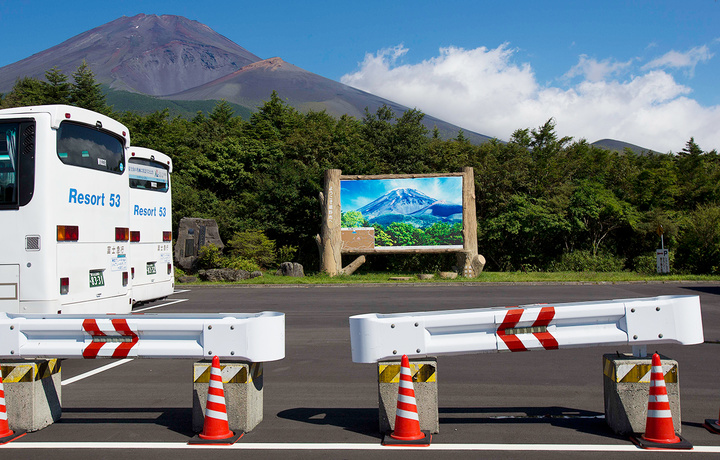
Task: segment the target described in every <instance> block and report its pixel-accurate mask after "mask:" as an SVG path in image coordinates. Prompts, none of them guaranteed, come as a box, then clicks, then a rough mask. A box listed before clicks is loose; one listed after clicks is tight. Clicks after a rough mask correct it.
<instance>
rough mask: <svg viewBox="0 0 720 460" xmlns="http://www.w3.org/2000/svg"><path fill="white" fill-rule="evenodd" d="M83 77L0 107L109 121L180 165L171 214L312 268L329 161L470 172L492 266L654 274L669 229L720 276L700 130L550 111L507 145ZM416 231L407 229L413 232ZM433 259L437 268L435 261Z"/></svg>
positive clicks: (421, 261)
mask: <svg viewBox="0 0 720 460" xmlns="http://www.w3.org/2000/svg"><path fill="white" fill-rule="evenodd" d="M73 79H74V83H70V82H69V79H68V78H67V77H65V76H64V75H62V73H61V72H59V71H58V70H57V69H55V68H53V69H51V70H50V71H48V73H47V74H46V80H47V81H40V80H37V79H31V78H24V79H21V80H18V81H17V82H16V84H15V86H14V88H13V90H12V91H11V92H10V93H8V94H6V95H2V96H1V97H0V106H2V107H12V106H23V105H35V104H45V103H69V104H73V105H78V106H80V107H85V108H89V109H92V110H96V111H99V112H102V113H106V114H109V115H111V116H112V117H114V118H116V119H118V120H119V121H120V122H122V123H124V124H125V125H126V126H128V128H129V129H130V133H131V140H132V143H133V144H134V145H138V146H143V147H148V148H152V149H156V150H159V151H162V152H165V153H167V154H168V155H170V156H171V157H172V159H173V166H174V172H173V176H172V180H173V223H174V225H175V228H177V222H178V221H179V219H180V218H181V217H185V216H188V217H190V216H192V217H203V218H214V219H216V220H217V222H218V224H219V226H220V230H221V236H222V237H223V239H224V240H226V241H227V240H229V239H231V238H232V237H233V235H235V234H236V233H238V232H243V231H261V232H263V233H264V234H265V235H266V236H267V237H268V238H270V239H272V240H273V241H275V242H276V244H277V247H286V248H295V249H296V251H291V253H292V252H294V253H295V257H296V259H297V261H299V262H301V263H303V264H304V265H306V266H307V267H308V268H309V269H310V270H312V268H310V267H317V266H319V264H318V249H317V247H316V246H315V242H314V238H313V237H314V235H316V234H317V233H318V232H319V228H320V223H321V214H320V205H319V201H318V194H319V192H320V191H321V190H322V188H323V183H322V181H323V174H324V171H325V170H326V169H341V170H342V171H343V173H344V174H353V175H355V174H358V175H365V174H414V173H450V172H457V171H460V170H461V169H462V168H463V167H465V166H471V167H473V168H474V172H475V194H476V210H477V219H478V247H479V251H480V253H481V254H483V255H484V256H485V258H486V260H487V262H488V264H487V267H486V269H489V270H563V269H575V270H578V269H580V270H582V269H586V270H590V269H592V270H604V269H613V270H616V269H625V270H637V271H654V266H655V265H654V264H655V249H656V248H659V247H660V236H659V233H660V232H662V234H663V238H664V244H665V247H666V248H668V249H669V250H670V253H671V257H672V259H671V268H672V269H673V270H674V271H680V272H687V273H703V274H718V273H720V157H718V154H717V151H716V150H714V149H713V150H710V151H703V149H702V148H701V147H700V146H699V145H697V143H696V142H695V141H694V139H693V138H690V139H689V140H688V141H687V143H686V145H685V147H684V148H683V149H682V150H681V151H679V152H675V153H673V152H669V153H656V152H643V153H641V154H640V153H635V152H632V151H630V150H629V149H626V150H625V151H623V152H616V151H609V150H605V149H602V148H598V147H595V146H593V145H590V144H589V143H588V142H587V141H585V140H584V139H580V140H575V139H573V138H571V137H560V136H558V134H557V133H556V130H555V122H554V120H553V119H549V120H548V121H547V122H546V123H545V124H543V125H542V126H539V127H537V128H521V129H518V130H516V131H515V132H514V133H513V134H512V136H511V138H510V139H509V140H508V141H507V142H501V141H499V140H492V141H489V142H486V143H484V144H482V145H474V144H471V143H470V142H469V141H468V140H467V139H466V138H465V136H464V135H463V133H462V131H460V132H458V134H457V136H456V137H455V138H453V139H441V138H440V135H439V132H438V130H437V129H435V130H432V131H428V129H427V128H426V127H425V126H423V124H422V120H423V117H424V114H423V113H422V112H421V111H419V110H415V109H413V110H408V111H407V112H405V113H403V114H400V115H398V114H395V113H393V111H392V110H391V109H390V108H388V107H385V106H383V107H381V108H379V109H378V110H377V111H375V112H370V111H368V110H366V111H365V114H364V116H363V117H362V118H361V119H358V118H355V117H350V116H342V117H339V118H336V117H333V116H331V115H329V114H327V113H326V112H324V111H323V112H312V111H311V112H308V113H301V112H299V111H298V110H296V109H295V108H293V107H291V106H290V105H289V104H287V103H286V102H285V101H283V100H282V98H281V97H280V95H278V94H277V93H275V92H273V94H272V95H270V97H269V99H268V101H267V102H265V103H264V104H263V105H262V106H261V107H258V108H257V111H256V112H254V113H253V114H252V115H251V116H249V117H248V118H247V119H243V118H241V117H239V116H236V115H235V114H234V112H233V109H232V107H231V106H230V105H229V104H228V103H227V102H224V101H220V102H218V103H217V105H216V106H215V108H214V109H213V110H212V111H211V112H210V113H208V114H204V113H201V112H198V113H197V115H196V116H195V117H194V118H192V119H186V118H182V117H175V118H171V117H170V116H169V114H168V112H167V111H162V112H155V113H152V114H148V115H143V114H139V113H134V112H123V113H115V112H114V111H113V110H112V108H111V107H108V106H107V104H106V103H105V99H104V96H103V93H102V90H101V88H100V86H99V85H98V84H97V83H96V82H95V81H94V77H93V75H92V72H91V71H90V70H89V68H88V67H87V65H86V64H84V63H83V65H82V66H81V67H79V68H78V70H77V71H76V72H75V73H74V74H73ZM404 230H408V229H404ZM442 263H445V261H444V260H439V259H438V256H434V255H433V256H428V255H414V256H413V255H407V256H400V255H398V256H394V255H393V256H390V255H387V256H377V257H374V258H372V259H371V260H370V262H369V263H368V264H366V265H367V269H387V268H390V269H407V270H427V269H428V266H431V265H433V264H436V265H438V264H442ZM430 268H432V267H430ZM444 268H447V267H444Z"/></svg>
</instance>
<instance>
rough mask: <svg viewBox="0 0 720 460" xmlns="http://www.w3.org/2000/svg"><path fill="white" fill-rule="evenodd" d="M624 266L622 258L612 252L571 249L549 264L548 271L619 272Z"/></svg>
mask: <svg viewBox="0 0 720 460" xmlns="http://www.w3.org/2000/svg"><path fill="white" fill-rule="evenodd" d="M624 267H625V261H624V259H622V258H620V257H617V256H614V255H612V254H605V253H599V254H597V255H593V253H592V252H591V251H572V252H566V253H565V254H563V255H562V258H561V259H560V261H559V262H553V263H552V264H551V265H550V271H558V272H619V271H622V270H623V268H624Z"/></svg>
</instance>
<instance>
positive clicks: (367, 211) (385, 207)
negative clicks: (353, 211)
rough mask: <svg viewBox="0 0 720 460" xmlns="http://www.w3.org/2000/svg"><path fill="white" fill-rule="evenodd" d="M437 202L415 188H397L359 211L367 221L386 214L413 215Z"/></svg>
mask: <svg viewBox="0 0 720 460" xmlns="http://www.w3.org/2000/svg"><path fill="white" fill-rule="evenodd" d="M436 202H437V200H436V199H435V198H431V197H429V196H427V195H425V194H424V193H422V192H420V191H418V190H415V189H413V188H396V189H394V190H390V191H389V192H387V193H386V194H384V195H383V196H381V197H380V198H378V199H376V200H375V201H373V202H371V203H369V204H366V205H365V206H363V207H361V208H359V209H358V211H360V212H361V213H362V215H363V216H364V217H365V218H366V219H373V218H375V217H377V216H381V215H384V214H403V215H407V214H412V213H414V212H416V211H419V210H421V209H423V208H426V207H428V206H431V205H432V204H434V203H436Z"/></svg>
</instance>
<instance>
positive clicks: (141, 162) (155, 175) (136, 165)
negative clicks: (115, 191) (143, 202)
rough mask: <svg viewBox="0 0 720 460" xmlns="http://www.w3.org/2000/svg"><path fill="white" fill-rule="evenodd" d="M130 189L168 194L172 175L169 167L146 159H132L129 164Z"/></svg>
mask: <svg viewBox="0 0 720 460" xmlns="http://www.w3.org/2000/svg"><path fill="white" fill-rule="evenodd" d="M128 173H129V175H130V188H136V189H142V190H153V191H156V192H167V191H168V189H169V185H170V175H169V174H168V168H167V166H165V165H163V164H162V163H158V162H156V161H152V160H146V159H144V158H130V161H129V163H128Z"/></svg>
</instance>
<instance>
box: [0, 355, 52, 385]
mask: <svg viewBox="0 0 720 460" xmlns="http://www.w3.org/2000/svg"><path fill="white" fill-rule="evenodd" d="M0 369H2V379H3V383H17V382H35V381H38V380H42V379H44V378H47V377H51V376H52V375H53V374H57V373H58V372H60V360H59V359H47V360H42V361H23V362H19V363H12V364H9V363H6V364H2V365H0Z"/></svg>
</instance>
